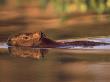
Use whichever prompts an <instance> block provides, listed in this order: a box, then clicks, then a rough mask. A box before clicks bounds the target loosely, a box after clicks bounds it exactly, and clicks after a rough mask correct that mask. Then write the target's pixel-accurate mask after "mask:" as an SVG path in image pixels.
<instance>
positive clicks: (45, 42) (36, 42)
mask: <svg viewBox="0 0 110 82" xmlns="http://www.w3.org/2000/svg"><path fill="white" fill-rule="evenodd" d="M106 44H107V45H108V43H103V42H94V41H86V40H84V41H72V42H63V41H60V42H57V41H53V40H51V39H49V38H47V37H46V35H45V34H44V33H42V32H35V33H21V34H17V35H14V36H11V37H9V39H8V45H9V46H28V47H40V48H42V47H44V48H45V47H47V48H51V47H59V46H68V45H72V46H84V47H89V46H97V45H106Z"/></svg>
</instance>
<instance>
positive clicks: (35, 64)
mask: <svg viewBox="0 0 110 82" xmlns="http://www.w3.org/2000/svg"><path fill="white" fill-rule="evenodd" d="M8 50H9V52H10V54H9V53H7V49H6V48H5V49H4V52H2V50H1V49H0V53H1V52H2V53H1V54H0V82H110V53H100V52H98V53H92V51H91V52H90V53H83V52H84V51H85V50H84V51H83V50H82V53H75V50H67V49H51V50H49V51H48V50H47V49H38V48H30V47H9V48H8ZM67 51H68V52H67ZM47 52H48V53H47ZM7 55H8V56H7ZM9 55H11V56H9ZM45 55H46V60H45V61H36V60H34V59H40V58H42V57H44V56H45ZM13 56H15V57H13ZM17 57H18V58H17ZM22 57H23V58H22ZM30 58H33V59H32V60H31V59H30Z"/></svg>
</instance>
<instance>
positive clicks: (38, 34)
mask: <svg viewBox="0 0 110 82" xmlns="http://www.w3.org/2000/svg"><path fill="white" fill-rule="evenodd" d="M33 38H35V39H37V40H40V39H41V32H35V33H33Z"/></svg>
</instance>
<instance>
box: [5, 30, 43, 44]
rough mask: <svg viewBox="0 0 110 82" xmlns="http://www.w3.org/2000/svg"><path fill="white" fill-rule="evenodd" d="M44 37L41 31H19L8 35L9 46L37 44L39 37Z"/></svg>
mask: <svg viewBox="0 0 110 82" xmlns="http://www.w3.org/2000/svg"><path fill="white" fill-rule="evenodd" d="M43 37H45V34H44V33H42V32H34V33H19V34H17V35H13V36H11V37H9V39H8V42H7V44H8V45H9V46H39V44H40V40H41V38H43Z"/></svg>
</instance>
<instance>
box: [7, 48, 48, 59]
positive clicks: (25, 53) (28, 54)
mask: <svg viewBox="0 0 110 82" xmlns="http://www.w3.org/2000/svg"><path fill="white" fill-rule="evenodd" d="M8 49H9V53H10V54H11V56H15V57H22V58H33V59H40V58H42V57H44V55H45V54H46V53H47V52H48V50H47V49H37V48H30V47H9V48H8Z"/></svg>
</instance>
